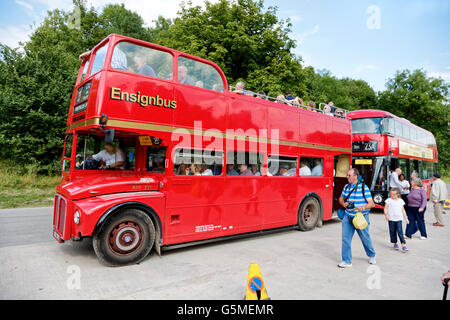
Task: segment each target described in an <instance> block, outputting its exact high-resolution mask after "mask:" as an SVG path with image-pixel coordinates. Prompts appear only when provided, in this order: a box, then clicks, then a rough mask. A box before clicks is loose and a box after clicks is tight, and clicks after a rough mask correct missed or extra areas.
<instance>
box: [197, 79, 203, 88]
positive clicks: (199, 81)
mask: <svg viewBox="0 0 450 320" xmlns="http://www.w3.org/2000/svg"><path fill="white" fill-rule="evenodd" d="M195 86H196V87H200V88H203V81H201V80H198V81H197V82H196V83H195Z"/></svg>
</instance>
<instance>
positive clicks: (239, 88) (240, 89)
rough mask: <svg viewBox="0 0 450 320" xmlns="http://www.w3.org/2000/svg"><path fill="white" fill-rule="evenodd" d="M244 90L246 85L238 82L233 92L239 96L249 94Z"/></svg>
mask: <svg viewBox="0 0 450 320" xmlns="http://www.w3.org/2000/svg"><path fill="white" fill-rule="evenodd" d="M244 89H245V83H244V82H242V81H238V82H237V83H236V86H235V87H234V91H233V92H236V93H239V94H247V92H246V91H245V90H244Z"/></svg>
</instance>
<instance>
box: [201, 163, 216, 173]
mask: <svg viewBox="0 0 450 320" xmlns="http://www.w3.org/2000/svg"><path fill="white" fill-rule="evenodd" d="M200 167H201V171H200V172H201V174H202V176H213V175H214V174H213V172H212V170H211V169H209V168H208V167H207V166H206V164H202V165H201V166H200Z"/></svg>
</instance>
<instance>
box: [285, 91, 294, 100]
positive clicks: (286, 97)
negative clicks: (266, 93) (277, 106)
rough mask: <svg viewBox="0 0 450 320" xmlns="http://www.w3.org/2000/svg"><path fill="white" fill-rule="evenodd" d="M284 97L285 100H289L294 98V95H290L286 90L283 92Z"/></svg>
mask: <svg viewBox="0 0 450 320" xmlns="http://www.w3.org/2000/svg"><path fill="white" fill-rule="evenodd" d="M284 99H285V100H287V101H291V100H294V97H293V96H292V94H291V93H290V92H289V91H286V93H285V94H284Z"/></svg>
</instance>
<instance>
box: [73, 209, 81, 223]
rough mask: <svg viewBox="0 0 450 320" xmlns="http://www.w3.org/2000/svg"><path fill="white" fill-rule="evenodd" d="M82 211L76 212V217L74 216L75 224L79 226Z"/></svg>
mask: <svg viewBox="0 0 450 320" xmlns="http://www.w3.org/2000/svg"><path fill="white" fill-rule="evenodd" d="M80 217H81V214H80V211H78V210H77V211H75V213H74V215H73V222H75V224H79V223H80Z"/></svg>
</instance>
